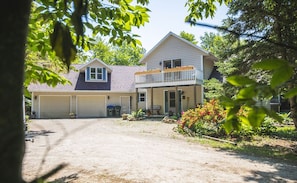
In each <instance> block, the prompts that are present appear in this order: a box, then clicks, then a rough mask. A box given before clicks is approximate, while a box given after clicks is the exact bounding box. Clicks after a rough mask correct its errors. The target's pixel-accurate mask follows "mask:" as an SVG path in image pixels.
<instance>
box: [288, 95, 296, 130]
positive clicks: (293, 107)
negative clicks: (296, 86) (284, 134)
mask: <svg viewBox="0 0 297 183" xmlns="http://www.w3.org/2000/svg"><path fill="white" fill-rule="evenodd" d="M289 102H290V112H291V117H292V119H293V123H294V125H295V130H297V102H296V97H292V98H290V99H289Z"/></svg>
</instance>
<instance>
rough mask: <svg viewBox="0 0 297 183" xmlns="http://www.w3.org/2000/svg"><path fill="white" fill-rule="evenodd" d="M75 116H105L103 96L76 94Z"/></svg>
mask: <svg viewBox="0 0 297 183" xmlns="http://www.w3.org/2000/svg"><path fill="white" fill-rule="evenodd" d="M77 117H79V118H90V117H106V104H105V96H77Z"/></svg>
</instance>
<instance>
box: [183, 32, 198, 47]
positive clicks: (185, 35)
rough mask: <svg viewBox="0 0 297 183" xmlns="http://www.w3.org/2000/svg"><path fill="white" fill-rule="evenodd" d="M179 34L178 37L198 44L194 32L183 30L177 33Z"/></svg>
mask: <svg viewBox="0 0 297 183" xmlns="http://www.w3.org/2000/svg"><path fill="white" fill-rule="evenodd" d="M179 35H180V37H182V38H184V39H185V40H188V41H190V42H191V43H193V44H195V45H196V44H198V41H197V40H196V38H195V35H194V34H191V33H187V32H185V31H181V32H180V33H179Z"/></svg>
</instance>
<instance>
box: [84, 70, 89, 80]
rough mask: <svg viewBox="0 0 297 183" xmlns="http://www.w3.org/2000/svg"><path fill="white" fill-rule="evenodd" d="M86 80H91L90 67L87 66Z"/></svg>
mask: <svg viewBox="0 0 297 183" xmlns="http://www.w3.org/2000/svg"><path fill="white" fill-rule="evenodd" d="M85 78H86V80H87V81H88V80H90V67H87V69H86V77H85Z"/></svg>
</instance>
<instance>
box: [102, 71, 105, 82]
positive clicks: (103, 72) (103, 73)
mask: <svg viewBox="0 0 297 183" xmlns="http://www.w3.org/2000/svg"><path fill="white" fill-rule="evenodd" d="M102 75H103V81H106V68H103V69H102Z"/></svg>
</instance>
